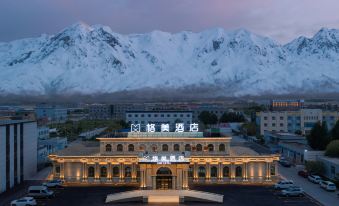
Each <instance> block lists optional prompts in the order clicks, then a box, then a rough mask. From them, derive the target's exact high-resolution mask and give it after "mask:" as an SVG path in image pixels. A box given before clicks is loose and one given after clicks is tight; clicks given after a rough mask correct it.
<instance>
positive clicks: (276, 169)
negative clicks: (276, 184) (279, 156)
mask: <svg viewBox="0 0 339 206" xmlns="http://www.w3.org/2000/svg"><path fill="white" fill-rule="evenodd" d="M273 164H274V167H275V171H274V172H275V173H274V175H275V176H276V177H278V175H279V171H278V168H279V167H278V164H277V162H276V161H274V163H273Z"/></svg>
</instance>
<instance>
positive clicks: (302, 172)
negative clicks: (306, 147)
mask: <svg viewBox="0 0 339 206" xmlns="http://www.w3.org/2000/svg"><path fill="white" fill-rule="evenodd" d="M298 175H299V176H301V177H303V178H307V177H308V172H307V171H305V170H300V171H298Z"/></svg>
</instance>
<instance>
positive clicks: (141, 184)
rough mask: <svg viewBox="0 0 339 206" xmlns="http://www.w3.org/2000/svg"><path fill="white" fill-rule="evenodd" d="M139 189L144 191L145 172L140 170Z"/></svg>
mask: <svg viewBox="0 0 339 206" xmlns="http://www.w3.org/2000/svg"><path fill="white" fill-rule="evenodd" d="M140 187H141V188H142V189H144V188H145V187H146V176H145V170H143V169H140Z"/></svg>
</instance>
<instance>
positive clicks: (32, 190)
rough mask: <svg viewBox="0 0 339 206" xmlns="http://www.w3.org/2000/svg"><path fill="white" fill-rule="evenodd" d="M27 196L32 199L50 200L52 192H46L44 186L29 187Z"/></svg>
mask: <svg viewBox="0 0 339 206" xmlns="http://www.w3.org/2000/svg"><path fill="white" fill-rule="evenodd" d="M28 196H30V197H34V198H52V197H54V192H53V191H50V190H48V188H47V187H46V186H30V187H29V188H28Z"/></svg>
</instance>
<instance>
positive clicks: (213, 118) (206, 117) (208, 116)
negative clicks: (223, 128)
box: [198, 111, 218, 125]
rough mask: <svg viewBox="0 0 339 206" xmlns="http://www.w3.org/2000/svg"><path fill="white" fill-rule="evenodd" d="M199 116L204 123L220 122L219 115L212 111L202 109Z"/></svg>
mask: <svg viewBox="0 0 339 206" xmlns="http://www.w3.org/2000/svg"><path fill="white" fill-rule="evenodd" d="M198 118H199V121H200V122H202V123H203V124H204V125H208V124H216V123H218V117H217V115H215V114H213V113H210V112H208V111H202V112H201V113H200V114H199V116H198Z"/></svg>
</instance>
